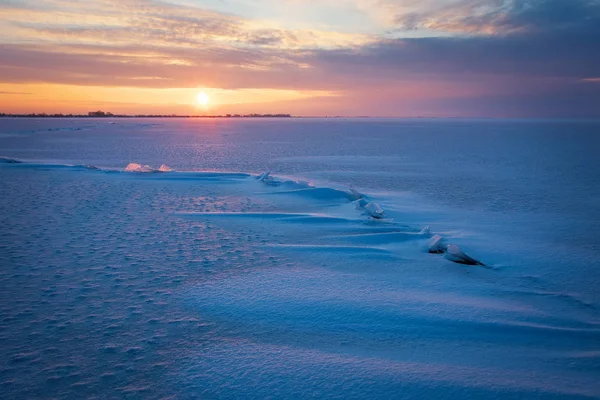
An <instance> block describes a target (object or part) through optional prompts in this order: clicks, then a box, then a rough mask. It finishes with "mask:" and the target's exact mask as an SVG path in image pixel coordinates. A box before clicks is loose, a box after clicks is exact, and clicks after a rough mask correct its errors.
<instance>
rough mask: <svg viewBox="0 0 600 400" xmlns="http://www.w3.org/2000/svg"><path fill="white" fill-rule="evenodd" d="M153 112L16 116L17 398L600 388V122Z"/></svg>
mask: <svg viewBox="0 0 600 400" xmlns="http://www.w3.org/2000/svg"><path fill="white" fill-rule="evenodd" d="M152 122H153V123H152V124H150V123H147V121H143V120H142V121H140V120H123V121H119V123H118V124H114V125H109V124H103V126H101V127H100V126H99V127H92V126H91V125H90V124H89V122H88V123H87V124H85V121H75V124H79V125H81V127H82V128H83V127H85V129H82V130H76V129H75V128H77V127H80V126H79V125H75V126H73V129H70V130H67V129H62V128H64V127H65V126H66V125H67V124H66V122H65V121H60V120H52V121H47V120H45V121H40V120H21V121H13V120H0V133H2V134H3V135H0V147H1V148H2V154H4V155H5V156H6V157H7V158H10V159H13V160H21V161H23V162H21V163H6V162H2V163H1V165H0V183H1V184H0V200H1V202H0V207H1V209H0V266H1V267H2V268H1V269H0V385H1V390H2V393H3V397H6V398H40V397H52V398H107V397H119V398H121V397H129V398H157V399H158V398H224V399H228V398H248V399H254V398H255V399H262V398H269V397H270V398H290V399H292V398H315V397H316V398H348V399H352V398H408V397H413V398H432V399H433V398H499V399H518V398H540V399H541V398H544V399H546V398H590V397H591V398H597V397H598V396H600V384H599V383H598V379H597V378H598V371H599V370H600V351H599V348H598V343H600V313H599V311H598V310H599V307H600V298H599V297H598V292H597V284H598V279H599V274H598V269H597V266H598V265H600V258H599V255H598V252H597V249H596V247H595V243H594V242H593V240H592V241H590V238H594V237H597V234H598V231H597V229H598V226H600V224H598V221H597V217H596V216H597V215H599V214H598V213H596V211H598V209H597V204H596V202H595V201H593V199H596V198H600V196H599V195H600V193H599V192H598V188H597V187H596V186H594V182H596V181H595V179H596V178H597V176H598V175H597V174H592V175H586V172H587V171H590V170H594V171H596V172H598V165H597V164H596V163H595V154H597V152H598V150H599V149H600V144H599V143H598V141H594V140H593V139H592V138H593V136H589V137H588V136H587V135H588V133H587V132H588V129H589V130H590V131H594V130H595V129H596V128H597V126H595V125H594V126H592V127H591V128H590V127H588V126H587V125H582V124H574V125H572V124H567V125H565V126H563V125H560V123H552V124H550V123H547V122H536V123H534V122H530V123H527V124H521V123H518V122H510V123H509V122H505V123H503V124H500V123H497V122H494V121H488V122H477V121H469V122H461V121H420V120H409V121H402V120H372V121H368V120H355V121H337V120H332V121H312V120H308V121H306V120H290V121H272V120H265V121H219V120H215V121H209V122H211V123H212V125H209V124H207V122H204V121H187V120H181V121H178V120H164V121H163V120H159V122H158V123H156V122H157V120H153V121H152ZM506 124H507V126H505V125H506ZM565 124H566V123H565ZM50 129H52V130H50ZM548 129H552V132H554V134H553V135H548V134H547V130H548ZM498 130H502V133H503V135H508V137H507V138H506V139H503V137H504V136H502V135H497V134H496V133H497V132H498ZM531 130H534V132H533V133H531V132H530V131H531ZM561 130H564V132H565V134H564V135H565V136H564V137H560V138H558V137H557V135H558V133H557V132H558V131H561ZM537 131H540V132H543V134H537V133H536V132H537ZM324 132H327V134H324ZM465 132H471V134H467V133H465ZM511 132H514V133H511ZM578 132H579V133H578ZM4 134H5V135H4ZM527 135H530V140H531V142H530V143H529V144H531V143H535V146H530V147H529V146H524V145H523V143H522V142H519V141H522V140H524V139H523V137H527ZM578 135H581V137H585V138H586V139H587V140H586V141H585V146H579V145H578V144H577V142H575V143H574V142H573V141H574V140H577V138H578V137H579V136H578ZM419 143H420V144H421V145H419ZM432 143H436V146H439V149H438V150H437V152H434V153H428V152H430V151H434V150H435V148H434V150H432ZM453 143H457V144H456V146H459V147H460V151H451V146H452V145H453ZM515 143H517V144H515ZM521 145H522V146H521ZM420 146H421V147H420ZM449 147H450V149H449ZM569 149H571V151H572V153H571V152H570V150H569ZM575 150H577V151H575ZM588 152H589V154H588ZM477 154H485V157H479V158H477V157H476V156H473V155H477ZM568 154H573V157H572V159H569V160H565V157H567V155H568ZM536 157H537V158H536ZM130 160H134V161H136V162H135V163H130ZM423 160H427V161H426V162H423ZM142 162H143V163H147V164H148V165H145V164H142ZM128 163H130V164H128ZM529 163H533V164H534V165H535V166H537V167H536V168H532V167H531V165H530V164H529ZM161 165H162V166H161ZM167 165H168V166H169V167H167ZM557 165H559V166H560V168H561V171H562V172H561V174H559V175H557V174H556V173H555V171H556V168H555V167H556V166H557ZM86 166H87V167H86ZM90 166H95V167H94V168H91V167H90ZM155 166H161V167H158V168H156V167H155ZM441 166H443V167H441ZM163 167H164V168H163ZM171 167H172V168H171ZM478 169H480V170H478ZM156 171H169V172H168V173H146V172H156ZM261 171H272V173H271V174H270V175H269V176H268V179H265V180H264V182H263V181H261V180H259V179H256V177H257V176H260V174H261ZM522 171H529V172H530V173H532V174H538V175H536V176H532V177H531V179H530V178H529V175H526V174H525V175H524V174H522V173H521V172H522ZM132 172H136V173H132ZM138 172H144V173H138ZM545 174H547V175H545ZM263 176H264V174H263ZM515 177H523V178H522V179H525V180H527V181H525V182H523V183H522V185H521V184H518V183H514V182H515ZM504 178H506V180H505V179H504ZM529 179H530V180H529ZM557 180H558V181H559V182H557ZM464 181H468V183H469V184H468V185H465V184H464ZM511 182H513V183H511ZM517 182H520V181H519V180H517ZM534 184H535V185H534ZM555 185H559V187H558V188H555ZM351 188H355V189H351ZM542 193H543V194H544V197H540V195H541V194H542ZM573 193H575V194H576V196H574V195H573ZM561 196H564V197H561ZM355 202H357V203H361V202H362V204H363V205H362V206H359V207H358V208H357V206H356V204H355ZM369 204H376V205H378V207H379V209H381V210H383V209H385V218H383V219H376V218H372V217H371V216H370V215H369V214H368V213H365V209H364V208H363V207H366V206H367V205H369ZM423 226H430V228H429V229H422V227H423ZM432 235H433V236H432ZM442 243H443V245H442ZM446 244H449V246H448V247H447V249H448V254H450V255H453V256H457V255H460V256H461V257H463V258H464V257H469V256H467V255H466V254H464V252H466V253H467V254H469V255H472V256H476V257H481V259H482V260H483V261H485V263H486V264H487V268H474V267H472V266H469V265H461V264H457V263H454V262H450V261H448V260H447V259H445V258H444V256H443V255H439V254H430V253H429V252H428V251H424V249H428V250H429V249H431V248H432V246H433V247H435V248H438V247H439V246H440V245H442V246H445V245H446ZM461 249H464V252H463V250H461ZM469 258H470V257H469Z"/></svg>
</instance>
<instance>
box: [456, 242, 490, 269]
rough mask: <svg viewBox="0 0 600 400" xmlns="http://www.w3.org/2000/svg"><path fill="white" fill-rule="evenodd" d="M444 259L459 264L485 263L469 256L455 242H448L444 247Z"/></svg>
mask: <svg viewBox="0 0 600 400" xmlns="http://www.w3.org/2000/svg"><path fill="white" fill-rule="evenodd" d="M446 259H448V260H450V261H453V262H455V263H459V264H466V265H485V264H483V263H482V262H481V261H478V260H476V259H474V258H471V257H469V256H468V255H466V254H465V253H463V251H462V250H461V249H460V247H458V246H457V245H455V244H449V245H448V246H447V247H446Z"/></svg>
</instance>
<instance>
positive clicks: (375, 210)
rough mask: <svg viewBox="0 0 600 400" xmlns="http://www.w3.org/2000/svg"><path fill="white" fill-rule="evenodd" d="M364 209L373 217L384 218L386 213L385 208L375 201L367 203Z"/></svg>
mask: <svg viewBox="0 0 600 400" xmlns="http://www.w3.org/2000/svg"><path fill="white" fill-rule="evenodd" d="M364 209H365V210H366V211H367V213H369V215H370V216H371V217H373V218H383V215H384V212H383V209H382V208H381V207H380V206H379V204H377V203H374V202H370V203H367V204H365V206H364Z"/></svg>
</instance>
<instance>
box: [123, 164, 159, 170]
mask: <svg viewBox="0 0 600 400" xmlns="http://www.w3.org/2000/svg"><path fill="white" fill-rule="evenodd" d="M125 171H127V172H155V170H154V168H152V167H151V166H149V165H142V164H137V163H129V165H127V168H125Z"/></svg>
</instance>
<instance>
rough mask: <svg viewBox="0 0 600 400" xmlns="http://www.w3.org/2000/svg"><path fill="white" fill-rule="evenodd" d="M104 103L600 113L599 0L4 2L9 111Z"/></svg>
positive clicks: (207, 110) (141, 107) (396, 112)
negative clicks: (202, 97) (201, 99)
mask: <svg viewBox="0 0 600 400" xmlns="http://www.w3.org/2000/svg"><path fill="white" fill-rule="evenodd" d="M198 93H205V94H206V95H207V96H208V98H209V103H208V105H207V106H202V105H200V104H198V102H197V101H196V98H197V95H198ZM97 109H101V110H105V111H111V112H113V113H127V114H130V113H161V114H162V113H168V114H171V113H176V114H224V113H250V112H259V113H279V112H285V113H291V114H294V115H316V116H322V115H344V116H358V115H370V116H400V117H402V116H409V117H410V116H440V117H444V116H462V117H487V116H489V117H600V1H596V0H163V1H158V0H156V1H155V0H115V1H113V0H89V1H75V0H0V112H63V113H70V112H72V113H85V112H88V111H91V110H97Z"/></svg>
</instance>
